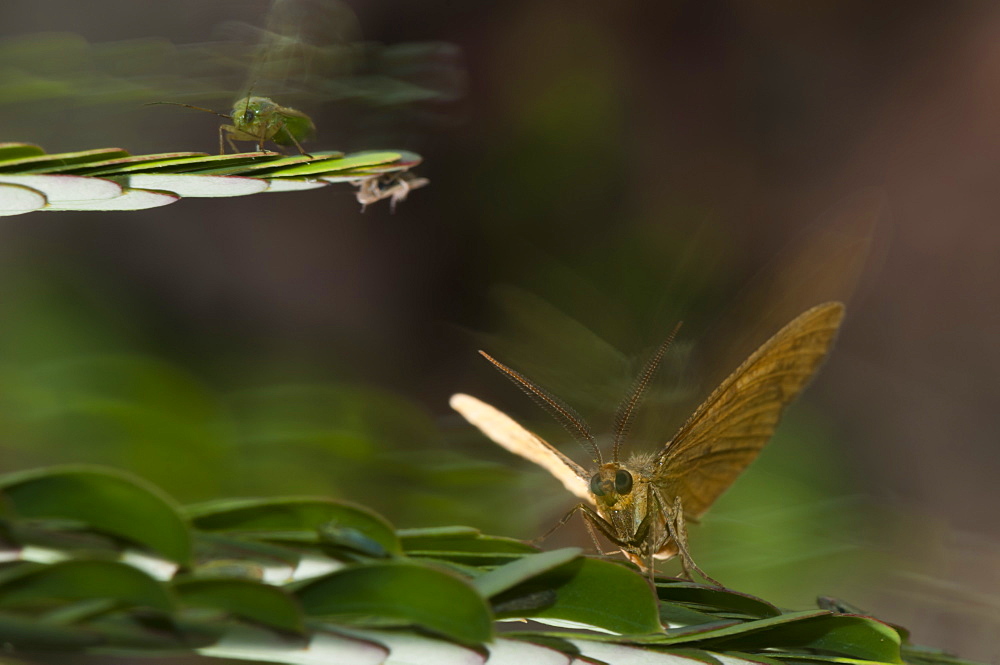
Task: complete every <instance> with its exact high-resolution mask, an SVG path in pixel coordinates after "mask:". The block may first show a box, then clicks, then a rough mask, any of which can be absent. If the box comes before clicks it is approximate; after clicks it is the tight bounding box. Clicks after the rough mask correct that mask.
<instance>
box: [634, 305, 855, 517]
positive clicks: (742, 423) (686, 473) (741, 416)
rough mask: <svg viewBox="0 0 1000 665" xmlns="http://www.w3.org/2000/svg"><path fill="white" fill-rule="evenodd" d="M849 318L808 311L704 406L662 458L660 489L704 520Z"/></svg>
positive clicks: (834, 311)
mask: <svg viewBox="0 0 1000 665" xmlns="http://www.w3.org/2000/svg"><path fill="white" fill-rule="evenodd" d="M843 316H844V306H843V305H842V304H840V303H835V302H834V303H825V304H823V305H817V306H816V307H813V308H812V309H809V310H807V311H806V312H803V313H802V314H800V315H799V316H798V317H796V318H795V319H794V320H792V321H791V322H790V323H789V324H788V325H786V326H785V327H784V328H782V329H781V330H779V331H778V332H777V334H775V335H774V336H773V337H772V338H771V339H769V340H768V341H766V342H765V343H764V344H763V345H762V346H761V347H760V348H758V349H757V350H756V351H754V353H753V354H752V355H751V356H750V357H749V358H747V360H746V361H745V362H744V363H743V364H742V365H740V367H739V368H738V369H737V370H736V371H735V372H733V373H732V374H730V375H729V376H728V377H727V378H726V380H725V381H723V382H722V383H721V384H720V385H719V387H718V388H716V389H715V391H714V392H712V394H711V395H709V397H708V399H706V400H705V401H704V402H703V403H702V404H701V406H699V407H698V408H697V409H696V410H695V412H694V414H692V416H691V417H690V418H689V419H688V421H687V422H686V423H685V424H684V425H683V426H682V427H681V429H680V431H678V432H677V435H676V436H675V437H674V438H673V440H671V442H670V443H668V444H667V446H666V448H665V449H664V451H663V453H662V454H661V456H660V462H659V469H658V471H657V472H656V478H655V480H654V482H655V484H656V485H657V486H659V487H660V488H661V489H662V490H663V493H664V495H665V498H666V500H667V501H671V500H673V498H674V497H677V496H679V497H680V498H681V502H682V506H683V510H684V515H685V516H686V517H695V518H697V517H699V516H700V515H701V514H702V513H704V512H705V511H706V510H707V509H708V507H709V506H711V505H712V503H713V502H714V501H715V500H716V499H717V498H718V497H719V495H720V494H722V493H723V492H724V491H725V490H726V489H727V488H728V487H729V486H730V485H731V484H732V483H733V481H735V480H736V478H737V476H739V475H740V473H742V472H743V470H744V469H745V468H746V467H747V465H748V464H750V462H752V461H753V460H754V459H755V458H756V457H757V454H758V453H759V452H760V450H761V448H762V447H763V446H764V444H765V443H767V441H768V439H770V438H771V434H772V433H773V432H774V429H775V427H777V425H778V420H779V418H780V417H781V412H782V411H783V410H784V408H785V406H787V405H788V404H789V403H790V402H791V401H792V400H793V399H795V397H796V395H798V394H799V392H801V391H802V389H803V388H804V387H805V385H806V383H808V381H809V379H810V378H811V377H812V375H813V374H814V373H815V371H816V370H817V368H818V367H819V365H820V363H821V362H822V361H823V358H824V357H825V356H826V353H827V351H828V350H829V348H830V345H831V343H832V342H833V338H834V336H835V335H836V333H837V329H838V328H839V326H840V322H841V319H843Z"/></svg>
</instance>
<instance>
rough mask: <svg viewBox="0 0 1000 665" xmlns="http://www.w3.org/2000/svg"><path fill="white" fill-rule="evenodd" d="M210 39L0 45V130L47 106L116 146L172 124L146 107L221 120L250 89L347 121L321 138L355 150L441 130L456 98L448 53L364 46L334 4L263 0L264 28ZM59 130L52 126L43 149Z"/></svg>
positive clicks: (58, 38) (444, 47) (454, 58)
mask: <svg viewBox="0 0 1000 665" xmlns="http://www.w3.org/2000/svg"><path fill="white" fill-rule="evenodd" d="M213 32H214V35H215V39H214V40H213V41H210V42H203V43H188V44H175V43H172V42H170V41H169V40H166V39H163V38H144V39H128V40H122V41H112V42H90V41H88V40H87V39H86V38H85V37H83V36H81V35H78V34H74V33H58V32H49V33H38V34H28V35H15V36H9V37H5V38H2V39H0V100H2V101H0V125H2V126H4V127H6V128H7V131H10V128H13V127H18V126H21V125H25V119H29V118H30V119H33V120H34V121H35V122H36V123H38V122H44V119H45V118H47V117H51V115H52V112H53V111H54V110H55V109H59V112H60V113H62V114H66V113H67V112H72V113H73V115H74V117H75V118H76V121H77V123H79V122H81V121H84V120H87V121H88V122H89V121H93V122H94V123H95V124H98V119H99V118H101V117H102V115H103V116H104V122H103V123H99V124H106V122H107V120H108V119H109V118H110V117H114V118H115V119H116V123H115V124H116V125H117V129H118V132H119V137H120V138H119V139H118V142H119V143H126V142H127V134H125V133H124V132H125V131H126V130H131V131H132V132H136V131H145V132H146V133H147V134H152V133H154V132H156V131H157V129H156V128H157V127H159V126H161V124H162V125H163V126H166V125H168V124H169V121H168V120H167V118H168V115H166V114H167V112H166V111H153V110H150V109H143V108H141V105H143V104H149V103H152V102H164V101H167V102H187V103H190V104H196V105H214V106H216V107H217V108H216V109H215V110H217V111H219V112H220V113H224V114H228V113H229V111H230V109H231V108H232V103H233V102H234V101H235V100H237V99H239V98H242V97H245V96H247V95H248V94H249V93H251V92H252V93H254V94H256V95H258V96H265V97H273V98H275V100H276V101H277V102H278V103H280V104H282V105H284V106H293V107H296V108H300V110H304V111H306V112H307V113H309V114H310V115H311V114H314V113H323V112H324V110H325V111H326V112H328V113H336V114H337V116H336V118H335V119H334V118H332V117H330V126H338V127H340V126H341V125H343V124H346V126H349V127H351V131H350V132H344V131H342V130H339V131H338V132H336V133H334V132H328V134H327V139H326V140H327V141H330V140H331V138H330V136H331V135H336V134H339V136H337V140H340V141H343V142H345V143H341V144H339V145H336V146H330V147H350V148H351V149H362V148H361V147H360V146H363V145H365V141H366V140H367V141H370V142H373V143H368V145H369V146H371V145H373V144H380V145H388V144H389V143H390V142H391V141H392V140H393V139H394V138H397V139H401V140H405V137H409V141H408V142H409V143H412V141H413V140H414V136H415V135H416V134H415V131H423V132H426V131H428V130H429V129H430V128H431V127H433V126H435V125H437V126H438V127H440V126H441V125H442V124H449V123H450V122H451V120H450V117H451V116H450V113H449V111H448V110H447V109H448V108H449V107H450V106H449V105H453V104H454V102H456V101H458V100H459V99H461V97H462V95H463V94H464V88H465V80H464V77H465V73H464V69H463V65H462V62H461V52H460V51H459V49H458V48H457V47H456V46H455V45H453V44H449V43H445V42H420V43H416V42H411V43H401V44H394V45H388V46H387V45H382V44H377V43H374V42H364V41H362V40H361V34H360V28H359V26H358V22H357V18H356V17H355V15H354V13H353V11H352V10H351V8H350V7H349V6H348V5H347V4H345V3H343V2H340V1H339V0H272V2H271V3H270V6H269V9H268V12H267V14H266V16H265V19H264V25H263V27H257V26H254V25H251V24H249V23H247V22H245V21H240V20H227V21H224V22H222V23H220V24H219V25H217V26H216V27H215V29H214V31H213ZM331 103H335V106H330V104H331ZM171 112H172V113H176V112H177V111H176V109H175V110H172V111H171ZM106 114H111V115H106ZM328 117H329V116H328ZM51 122H53V123H56V122H58V120H57V119H55V118H52V120H51ZM74 124H76V123H74ZM140 125H141V126H144V127H145V130H140V129H139V126H140ZM56 129H57V128H56V127H49V130H50V132H49V137H50V141H48V142H49V143H51V142H52V141H51V137H52V136H53V134H54V133H55V132H53V131H52V130H56ZM321 131H322V125H321ZM91 136H92V137H93V133H92V134H91ZM99 136H102V135H100V134H99ZM401 137H402V138H401ZM0 138H2V139H3V140H12V139H19V140H39V139H38V138H36V137H35V136H32V135H30V134H29V135H18V136H8V137H0ZM382 142H385V143H382ZM348 144H349V145H348ZM92 145H93V144H91V147H92ZM74 147H76V148H77V149H80V148H83V147H86V146H82V145H79V144H78V143H77V144H75V145H74Z"/></svg>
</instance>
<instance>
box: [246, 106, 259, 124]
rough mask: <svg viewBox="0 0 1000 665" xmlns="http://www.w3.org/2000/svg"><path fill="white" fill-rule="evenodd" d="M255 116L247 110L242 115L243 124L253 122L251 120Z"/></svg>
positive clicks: (253, 112)
mask: <svg viewBox="0 0 1000 665" xmlns="http://www.w3.org/2000/svg"><path fill="white" fill-rule="evenodd" d="M256 115H257V113H256V112H255V111H251V110H249V109H248V110H247V112H246V113H244V114H243V122H253V119H254V117H256Z"/></svg>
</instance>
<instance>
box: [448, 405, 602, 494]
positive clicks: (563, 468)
mask: <svg viewBox="0 0 1000 665" xmlns="http://www.w3.org/2000/svg"><path fill="white" fill-rule="evenodd" d="M449 404H451V408H453V409H455V410H456V411H458V412H459V413H460V414H462V416H463V417H464V418H465V419H466V420H468V421H469V422H470V423H472V424H473V425H475V426H476V427H478V428H479V430H480V431H481V432H482V433H483V434H485V435H486V436H488V437H489V438H490V439H492V440H493V441H494V442H495V443H498V444H500V445H501V446H503V447H504V448H506V449H507V450H509V451H510V452H512V453H514V454H515V455H520V456H521V457H523V458H525V459H526V460H529V461H531V462H534V463H535V464H537V465H538V466H540V467H542V468H543V469H545V470H546V471H548V472H549V473H551V474H552V475H553V476H555V477H556V479H557V480H558V481H559V482H561V483H562V484H563V486H564V487H565V488H566V489H567V490H569V491H570V492H572V493H573V494H575V495H576V496H578V497H579V498H581V499H583V500H584V501H586V502H587V503H588V504H590V505H591V506H593V505H594V499H593V497H592V496H591V495H590V492H589V491H588V489H587V480H586V479H587V477H588V476H587V472H586V471H585V470H584V469H583V468H582V467H581V466H580V465H579V464H577V463H576V462H574V461H573V460H571V459H570V458H568V457H566V456H565V455H563V454H562V453H561V452H559V451H558V450H556V449H555V448H553V447H552V446H551V445H550V444H549V443H547V442H546V441H544V440H543V439H542V438H541V437H539V436H536V435H534V434H532V433H531V432H529V431H528V430H526V429H524V428H523V427H521V426H520V425H518V424H517V423H516V422H514V420H513V419H511V418H510V416H508V415H507V414H505V413H503V412H502V411H500V410H498V409H495V408H493V407H492V406H490V405H489V404H486V403H485V402H481V401H479V400H478V399H476V398H475V397H472V396H471V395H463V394H461V393H459V394H457V395H452V396H451V400H449Z"/></svg>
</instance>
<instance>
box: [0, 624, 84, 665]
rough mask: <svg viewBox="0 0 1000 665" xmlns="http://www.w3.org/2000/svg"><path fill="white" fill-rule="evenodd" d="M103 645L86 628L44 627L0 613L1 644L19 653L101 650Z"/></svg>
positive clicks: (46, 625) (48, 625) (43, 625)
mask: <svg viewBox="0 0 1000 665" xmlns="http://www.w3.org/2000/svg"><path fill="white" fill-rule="evenodd" d="M103 641H104V640H103V638H102V637H101V635H99V634H96V633H95V632H94V631H92V630H87V629H86V628H81V627H77V626H61V625H50V624H44V623H42V622H40V621H39V620H38V619H37V618H36V617H35V616H31V615H27V616H26V615H19V614H14V613H7V612H0V642H3V643H4V644H10V645H12V646H14V647H15V648H17V649H19V650H29V649H45V650H48V651H52V650H55V649H60V650H63V651H71V650H79V649H82V648H84V647H90V646H99V645H100V644H101V643H102V642H103ZM0 662H4V663H5V661H0ZM15 662H16V661H15ZM5 665H6V663H5ZM12 665H13V664H12Z"/></svg>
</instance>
